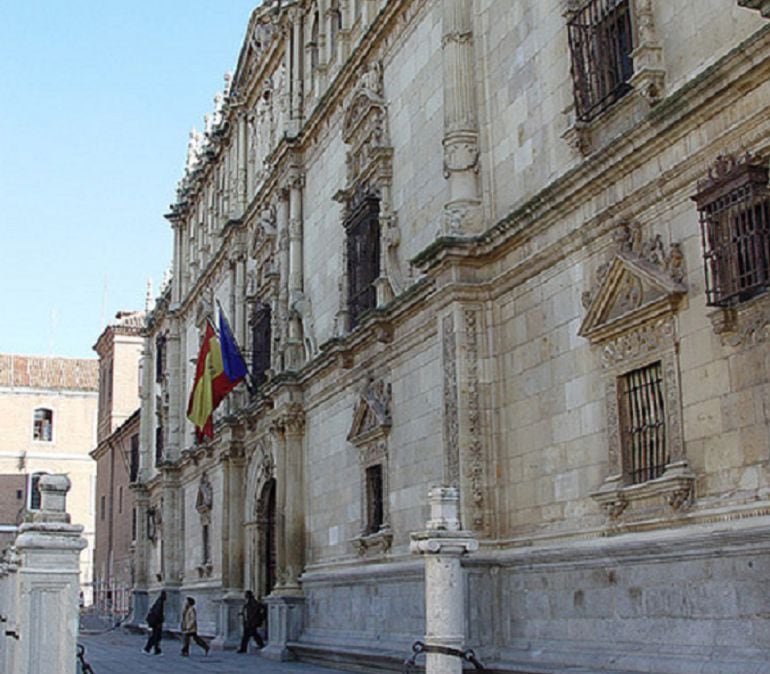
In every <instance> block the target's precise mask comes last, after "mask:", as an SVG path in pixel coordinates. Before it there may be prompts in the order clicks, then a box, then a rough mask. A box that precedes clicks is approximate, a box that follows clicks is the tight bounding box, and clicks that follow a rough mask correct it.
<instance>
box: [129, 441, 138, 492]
mask: <svg viewBox="0 0 770 674" xmlns="http://www.w3.org/2000/svg"><path fill="white" fill-rule="evenodd" d="M130 442H131V450H130V451H131V455H130V457H129V464H128V465H129V468H128V479H129V482H136V478H137V477H138V475H139V434H138V433H134V435H132V436H131V441H130Z"/></svg>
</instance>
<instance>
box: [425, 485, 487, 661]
mask: <svg viewBox="0 0 770 674" xmlns="http://www.w3.org/2000/svg"><path fill="white" fill-rule="evenodd" d="M428 499H429V501H430V516H431V518H430V519H429V520H428V522H427V523H426V531H419V532H415V533H413V534H412V543H411V546H410V547H411V551H412V553H414V554H418V555H424V557H425V645H426V646H428V647H430V646H442V647H444V648H453V649H457V650H460V651H461V650H463V649H464V642H465V583H464V579H463V572H462V566H461V565H460V558H461V557H462V556H463V555H464V554H465V553H467V552H473V551H474V550H477V549H478V547H479V543H478V541H477V540H476V539H475V538H474V534H473V533H472V532H470V531H462V530H461V529H460V520H459V519H458V512H459V503H460V492H459V490H458V489H457V488H456V487H433V488H432V489H431V490H430V492H429V494H428ZM462 669H463V661H462V659H460V658H459V657H457V656H454V655H445V654H443V653H428V654H427V660H426V664H425V672H426V674H461V672H462Z"/></svg>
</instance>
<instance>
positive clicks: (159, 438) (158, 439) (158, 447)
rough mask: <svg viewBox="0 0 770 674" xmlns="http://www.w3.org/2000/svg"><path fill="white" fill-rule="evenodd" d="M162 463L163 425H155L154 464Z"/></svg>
mask: <svg viewBox="0 0 770 674" xmlns="http://www.w3.org/2000/svg"><path fill="white" fill-rule="evenodd" d="M162 463H163V426H156V427H155V465H156V466H160V465H161V464H162Z"/></svg>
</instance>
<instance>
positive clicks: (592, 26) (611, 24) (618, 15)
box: [567, 0, 634, 122]
mask: <svg viewBox="0 0 770 674" xmlns="http://www.w3.org/2000/svg"><path fill="white" fill-rule="evenodd" d="M567 30H568V35H569V48H570V54H571V56H572V82H573V86H574V90H575V107H576V111H577V118H578V120H580V121H583V122H587V121H589V120H591V119H593V118H594V117H596V116H597V115H598V114H599V113H601V112H602V111H604V110H606V109H607V108H608V107H609V106H610V105H612V104H613V103H614V102H615V101H617V100H618V99H619V98H621V97H622V96H624V95H625V94H626V93H628V91H630V89H631V85H630V84H629V83H628V81H629V80H630V79H631V75H633V73H634V62H633V59H632V58H631V52H632V51H633V49H634V40H633V32H632V26H631V7H630V2H629V0H589V2H587V3H586V4H585V5H583V7H582V8H581V9H580V10H578V11H577V12H576V13H575V15H574V16H573V17H572V18H571V19H570V21H569V23H568V24H567Z"/></svg>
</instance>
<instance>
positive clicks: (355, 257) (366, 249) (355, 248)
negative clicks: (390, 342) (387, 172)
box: [345, 195, 380, 329]
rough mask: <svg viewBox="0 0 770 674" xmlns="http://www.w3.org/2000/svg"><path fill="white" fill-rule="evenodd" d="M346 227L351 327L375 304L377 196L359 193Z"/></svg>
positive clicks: (378, 255)
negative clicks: (359, 198) (359, 199)
mask: <svg viewBox="0 0 770 674" xmlns="http://www.w3.org/2000/svg"><path fill="white" fill-rule="evenodd" d="M345 229H346V231H347V277H348V298H347V305H348V313H349V316H350V328H351V329H353V328H355V327H356V326H357V325H358V324H359V322H360V320H361V316H362V315H363V313H364V312H366V311H368V310H369V309H374V308H375V307H376V306H377V290H376V288H375V285H374V282H375V280H376V279H377V277H378V276H379V273H380V200H379V199H378V198H377V197H376V196H374V195H366V196H365V197H363V198H362V199H361V201H360V203H358V204H357V205H356V206H355V207H354V208H353V209H352V211H351V213H350V215H349V216H348V218H347V220H346V221H345Z"/></svg>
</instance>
